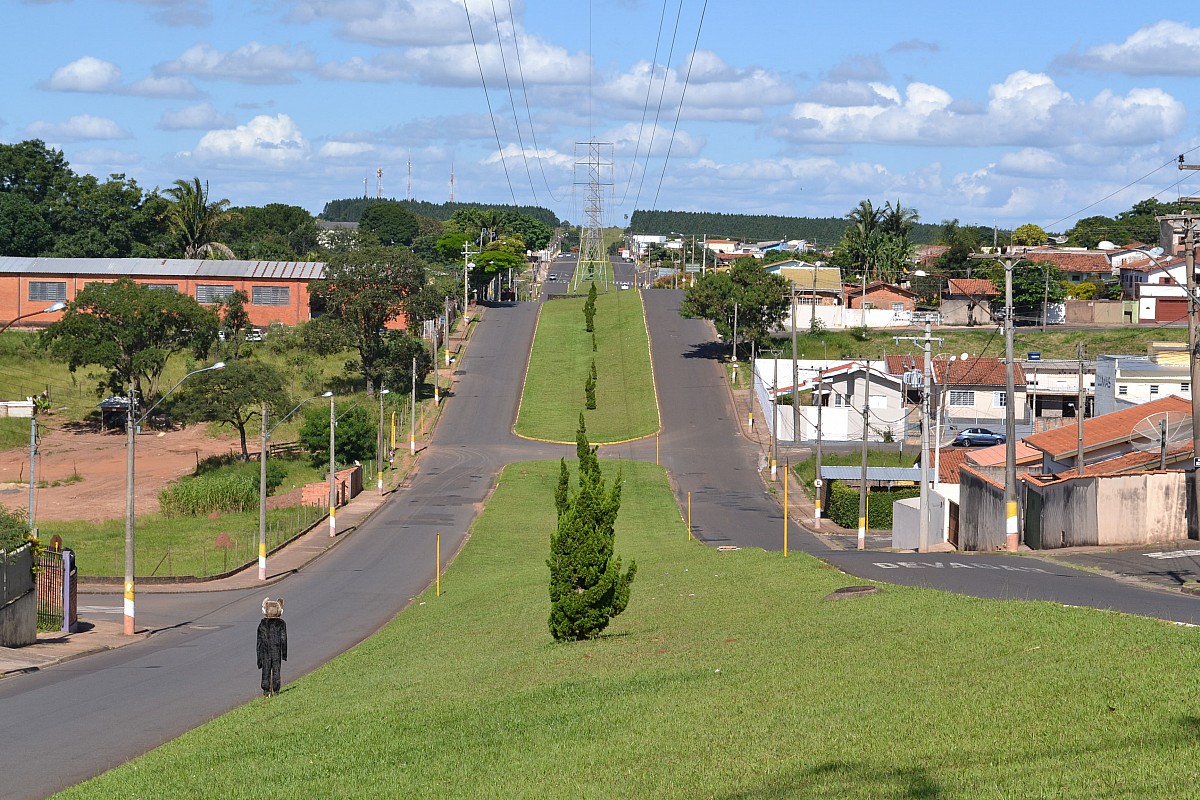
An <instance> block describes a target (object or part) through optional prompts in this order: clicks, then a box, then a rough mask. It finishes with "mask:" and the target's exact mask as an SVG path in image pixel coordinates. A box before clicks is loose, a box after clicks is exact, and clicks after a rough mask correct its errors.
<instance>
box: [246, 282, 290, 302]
mask: <svg viewBox="0 0 1200 800" xmlns="http://www.w3.org/2000/svg"><path fill="white" fill-rule="evenodd" d="M291 301H292V293H291V289H289V288H288V287H287V286H252V287H251V288H250V302H251V304H253V305H256V306H286V305H288V304H289V303H291Z"/></svg>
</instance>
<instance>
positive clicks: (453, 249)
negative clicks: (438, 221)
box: [436, 231, 471, 262]
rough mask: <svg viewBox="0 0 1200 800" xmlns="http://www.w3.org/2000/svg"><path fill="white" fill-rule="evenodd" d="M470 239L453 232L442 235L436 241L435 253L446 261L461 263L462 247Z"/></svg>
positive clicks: (458, 232)
mask: <svg viewBox="0 0 1200 800" xmlns="http://www.w3.org/2000/svg"><path fill="white" fill-rule="evenodd" d="M470 240H471V239H470V237H469V236H467V235H466V234H465V233H462V232H460V231H453V232H450V233H444V234H442V236H441V237H440V238H439V239H438V240H437V245H436V247H437V251H438V253H439V254H440V255H441V257H442V258H443V259H444V260H446V261H459V262H461V261H462V257H463V245H465V244H466V243H467V242H469V241H470Z"/></svg>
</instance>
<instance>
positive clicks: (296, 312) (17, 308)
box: [0, 273, 310, 328]
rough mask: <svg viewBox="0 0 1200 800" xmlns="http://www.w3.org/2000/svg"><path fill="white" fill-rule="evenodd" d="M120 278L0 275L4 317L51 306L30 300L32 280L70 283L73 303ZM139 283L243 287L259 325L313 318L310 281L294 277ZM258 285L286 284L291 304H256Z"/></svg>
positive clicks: (48, 318) (50, 317)
mask: <svg viewBox="0 0 1200 800" xmlns="http://www.w3.org/2000/svg"><path fill="white" fill-rule="evenodd" d="M115 280H117V277H114V276H112V275H108V274H105V275H67V274H59V275H53V274H44V273H38V274H36V275H20V274H5V275H0V319H15V318H16V317H18V316H20V315H22V314H27V313H29V312H31V311H39V310H41V309H44V308H46V307H47V306H49V305H50V301H47V300H30V299H29V284H30V283H32V282H38V283H41V282H59V283H65V284H66V291H67V297H66V301H67V302H71V301H72V300H74V299H75V297H76V295H78V294H79V292H80V291H82V290H83V288H84V287H85V286H86V285H87V284H89V283H97V282H98V283H112V282H113V281H115ZM133 280H135V281H136V282H137V283H144V284H149V283H169V284H174V285H176V286H177V287H178V289H179V291H180V292H182V293H183V294H186V295H188V296H189V297H193V298H194V297H195V296H196V287H197V286H232V287H233V288H234V290H238V289H240V290H242V291H244V292H245V293H246V295H247V297H250V298H251V302H248V303H247V304H246V312H247V313H248V314H249V316H250V324H252V325H257V326H259V327H264V328H265V327H267V326H268V325H270V324H271V323H272V322H281V323H283V324H284V325H295V324H297V323H300V322H304V321H306V320H308V319H309V318H310V314H309V306H308V282H307V281H303V280H294V279H291V280H289V279H283V280H281V279H267V278H262V279H259V278H255V279H251V280H243V279H236V278H202V279H190V278H183V277H180V276H178V275H162V276H157V277H155V276H141V275H139V276H138V277H137V278H134V279H133ZM255 286H271V287H286V288H287V289H288V304H287V305H279V306H275V305H271V306H266V305H254V303H253V287H255ZM61 318H62V312H56V313H53V314H40V315H38V316H37V317H34V318H32V319H30V322H32V323H34V324H38V325H44V324H49V323H51V322H56V321H58V320H59V319H61Z"/></svg>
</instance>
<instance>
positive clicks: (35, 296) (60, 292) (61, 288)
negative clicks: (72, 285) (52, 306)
mask: <svg viewBox="0 0 1200 800" xmlns="http://www.w3.org/2000/svg"><path fill="white" fill-rule="evenodd" d="M29 299H30V300H66V299H67V282H66V281H30V282H29Z"/></svg>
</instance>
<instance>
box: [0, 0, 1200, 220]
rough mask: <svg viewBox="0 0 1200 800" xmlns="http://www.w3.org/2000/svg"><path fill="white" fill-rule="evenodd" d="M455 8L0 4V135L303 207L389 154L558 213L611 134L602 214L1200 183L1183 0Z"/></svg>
mask: <svg viewBox="0 0 1200 800" xmlns="http://www.w3.org/2000/svg"><path fill="white" fill-rule="evenodd" d="M467 2H468V4H467V5H466V6H465V7H464V4H463V2H462V0H238V2H232V1H227V0H7V2H6V3H5V4H4V5H5V29H6V31H7V32H8V33H9V35H8V36H7V37H6V47H5V48H4V50H3V51H2V52H0V59H3V61H4V62H5V63H4V65H3V66H4V68H3V69H0V141H3V142H6V143H12V142H17V141H21V140H24V139H29V138H40V139H43V140H44V141H46V142H47V143H49V144H51V145H53V146H55V147H58V148H61V149H62V150H63V151H64V152H65V154H66V156H67V159H68V160H69V161H70V162H71V165H72V167H73V168H74V169H76V170H77V171H79V172H88V173H92V174H95V175H97V176H101V177H103V176H106V175H108V174H109V173H113V172H120V173H124V174H126V175H127V176H129V177H131V178H134V179H136V180H137V181H138V182H139V183H140V184H141V185H142V186H143V187H145V188H153V187H155V186H159V187H165V186H169V185H170V184H171V183H172V182H173V181H174V180H175V179H177V178H189V179H190V178H191V177H192V176H199V177H201V178H202V179H204V180H207V181H209V183H210V186H211V191H212V193H213V195H214V196H216V197H224V198H228V199H230V200H231V201H232V202H233V203H234V204H235V205H260V204H264V203H269V202H281V203H290V204H295V205H300V206H304V207H305V208H308V209H309V210H311V211H313V212H318V211H320V210H321V208H322V206H323V205H324V203H325V202H326V201H327V200H330V199H336V198H343V197H353V196H360V195H362V193H363V182H364V178H366V179H367V191H368V192H369V193H370V194H371V195H374V194H375V190H376V175H375V172H376V169H378V168H382V169H383V171H384V174H383V185H384V194H385V195H386V196H390V197H404V196H406V194H408V166H407V165H408V162H409V160H410V159H411V162H412V196H413V197H415V198H417V199H422V200H432V201H436V202H441V201H444V200H446V199H447V198H448V195H449V189H450V185H449V182H450V173H451V169H453V171H454V174H455V182H456V190H455V194H456V199H458V200H462V201H465V200H475V201H487V202H512V201H513V199H514V198H515V199H516V200H517V201H518V202H519V203H522V204H535V203H536V204H538V205H545V206H548V207H550V208H552V209H553V210H554V211H555V212H556V213H558V214H559V216H561V217H564V218H566V219H569V220H571V221H573V222H578V221H579V220H580V218H581V216H582V214H581V210H580V209H581V207H582V203H583V198H584V196H585V192H584V191H583V189H582V187H579V186H578V185H577V184H576V182H577V181H583V180H586V175H585V173H584V172H583V171H581V170H579V169H578V168H577V167H576V164H575V162H576V161H577V157H576V147H577V143H578V142H583V141H586V140H588V139H592V138H594V139H596V140H599V141H605V142H611V143H612V144H613V150H612V154H613V159H612V161H613V167H612V171H611V176H606V177H611V184H612V185H611V187H610V188H609V190H608V194H607V196H606V200H605V221H606V223H608V224H618V225H619V224H623V222H624V215H626V214H629V213H632V211H633V209H634V208H642V209H648V208H657V209H683V210H695V211H721V212H730V213H737V212H753V213H770V214H783V215H804V216H842V215H844V214H845V213H846V212H847V211H849V210H850V209H851V208H852V207H853V206H854V205H855V204H857V203H858V201H859V200H861V199H864V198H870V199H872V200H873V201H874V202H876V203H879V204H882V203H883V202H885V201H888V200H891V201H893V202H894V201H896V200H899V201H900V202H902V203H903V204H904V205H905V206H911V207H915V208H916V209H917V210H918V211H919V212H920V214H921V219H922V221H925V222H940V221H941V220H943V219H947V218H951V217H955V218H958V219H960V220H962V221H964V222H971V223H978V224H986V225H990V224H993V223H998V224H999V225H1001V226H1016V225H1020V224H1023V223H1026V222H1034V223H1037V224H1040V225H1042V226H1044V227H1046V228H1047V229H1049V230H1054V231H1061V230H1064V229H1066V228H1068V227H1070V225H1071V224H1072V223H1073V222H1074V220H1075V219H1077V218H1079V217H1080V216H1088V215H1091V214H1113V213H1116V212H1118V211H1121V210H1124V209H1126V208H1128V207H1129V206H1130V205H1132V204H1133V203H1134V202H1137V201H1138V200H1142V199H1145V198H1147V197H1151V196H1157V197H1159V198H1160V199H1164V200H1169V199H1172V198H1175V197H1177V196H1179V195H1180V194H1192V195H1200V177H1197V175H1198V173H1194V172H1186V173H1181V172H1179V171H1178V170H1177V169H1176V167H1175V165H1174V163H1173V161H1174V159H1175V157H1176V156H1177V155H1179V154H1180V153H1185V152H1189V151H1191V149H1192V148H1195V147H1198V146H1200V132H1198V125H1200V119H1198V117H1197V113H1196V110H1195V109H1194V108H1193V103H1194V98H1195V97H1196V95H1197V91H1196V90H1197V88H1200V25H1195V24H1192V23H1191V22H1189V21H1188V20H1187V19H1185V17H1184V14H1183V12H1178V11H1177V12H1171V13H1169V14H1168V15H1166V16H1164V15H1163V12H1162V11H1161V10H1151V9H1150V8H1149V7H1148V4H1141V5H1138V4H1129V3H1124V2H1123V3H1117V2H1107V1H1106V0H1101V1H1100V2H1091V3H1087V4H1081V3H1046V2H1040V3H1032V2H1025V1H1024V0H1015V2H1010V3H1008V4H1006V5H1005V6H1004V7H1003V8H1002V9H1001V8H1000V7H998V6H991V7H988V8H987V10H985V7H983V6H978V7H977V6H976V4H966V3H957V2H955V3H951V2H937V3H935V2H919V1H918V2H908V3H898V2H894V0H893V2H886V3H884V2H872V1H867V2H859V3H854V4H844V3H843V4H838V3H821V4H816V3H798V2H794V0H753V2H747V1H746V0H740V2H736V3H735V2H729V0H725V1H724V2H720V1H719V0H710V1H709V2H708V4H707V6H705V5H704V2H703V0H682V2H679V0H675V2H669V3H666V4H665V5H664V3H663V2H661V1H659V0H655V1H654V2H651V1H650V0H609V2H605V3H601V2H586V0H571V2H545V1H544V0H528V1H527V2H518V1H516V0H514V2H511V3H510V2H509V0H467ZM1159 8H1160V9H1161V7H1159ZM1179 8H1183V7H1182V6H1181V7H1179ZM468 10H469V12H470V13H469V17H470V22H471V27H470V28H469V27H468V13H467V11H468ZM702 11H703V13H704V19H703V26H702V27H699V38H698V46H697V47H696V48H695V51H693V46H694V45H695V44H696V42H697V30H698V26H699V22H700V16H701V13H702ZM677 12H679V21H678V26H677V27H676V14H677ZM660 20H663V23H662V32H661V35H660ZM471 28H473V31H474V35H475V42H474V44H473V43H472V39H471ZM673 32H674V34H675V41H674V48H673V51H672V41H671V40H672V34H673ZM14 34H15V35H14ZM498 37H499V41H498ZM514 42H515V43H516V45H517V46H516V47H514ZM656 47H657V49H658V55H657V58H655V50H656ZM476 52H478V59H477V56H476ZM518 55H519V64H518ZM481 65H482V71H483V75H484V78H485V79H486V83H487V92H486V94H485V91H484V88H483V83H482V81H481V79H480V70H481ZM506 67H507V70H508V78H507V82H506V78H505V68H506ZM689 73H690V74H689ZM522 78H523V80H522ZM664 78H665V83H664ZM685 81H686V87H687V88H686V95H684V93H683V91H682V89H683V85H684V83H685ZM509 86H511V92H510V90H509ZM681 95H682V96H683V103H682V108H681V107H680V99H681ZM660 97H661V103H660ZM489 101H490V103H491V109H492V116H491V117H490V118H489V114H488V105H487V104H488V102H489ZM514 107H515V114H514ZM656 118H657V124H655V120H656ZM677 118H678V126H677V127H676V119H677ZM493 122H494V125H495V127H494V128H493ZM497 138H499V146H498V145H497ZM535 140H536V145H535ZM651 140H653V147H652V148H651V147H650V143H651ZM668 149H669V152H670V157H669V159H668V158H667V154H668ZM647 151H649V156H648V157H647ZM501 153H503V158H502V157H501ZM635 154H636V159H635ZM1189 160H1190V161H1191V162H1192V163H1200V150H1197V151H1196V152H1194V153H1190V154H1189ZM664 166H665V170H664ZM506 168H507V176H506V174H505V169H506ZM1181 179H1182V180H1183V182H1182V183H1180V181H1181ZM1125 187H1128V188H1125ZM1110 195H1111V197H1110ZM1106 198H1107V199H1106ZM1093 204H1094V205H1093ZM714 233H719V232H714Z"/></svg>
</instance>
